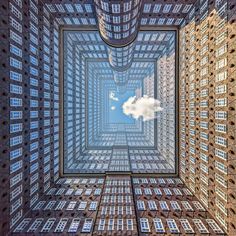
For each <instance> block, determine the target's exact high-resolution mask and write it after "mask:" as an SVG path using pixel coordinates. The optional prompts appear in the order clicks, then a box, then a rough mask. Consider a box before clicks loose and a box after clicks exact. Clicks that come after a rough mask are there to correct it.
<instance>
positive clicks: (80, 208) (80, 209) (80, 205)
mask: <svg viewBox="0 0 236 236" xmlns="http://www.w3.org/2000/svg"><path fill="white" fill-rule="evenodd" d="M86 206H87V202H80V204H79V207H78V210H79V211H83V210H85V208H86Z"/></svg>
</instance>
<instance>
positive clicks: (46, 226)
mask: <svg viewBox="0 0 236 236" xmlns="http://www.w3.org/2000/svg"><path fill="white" fill-rule="evenodd" d="M55 221H56V219H55V218H49V219H48V220H47V221H46V223H45V224H44V226H43V228H42V230H41V231H40V232H42V233H43V232H49V231H50V229H51V228H52V226H53V225H54V223H55Z"/></svg>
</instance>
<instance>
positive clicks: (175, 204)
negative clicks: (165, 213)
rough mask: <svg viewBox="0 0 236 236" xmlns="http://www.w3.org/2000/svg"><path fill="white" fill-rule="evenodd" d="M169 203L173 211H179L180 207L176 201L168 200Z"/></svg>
mask: <svg viewBox="0 0 236 236" xmlns="http://www.w3.org/2000/svg"><path fill="white" fill-rule="evenodd" d="M170 205H171V207H172V208H173V210H174V211H181V207H180V206H179V204H178V202H177V201H170Z"/></svg>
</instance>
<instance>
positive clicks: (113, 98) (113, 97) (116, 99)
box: [109, 91, 119, 101]
mask: <svg viewBox="0 0 236 236" xmlns="http://www.w3.org/2000/svg"><path fill="white" fill-rule="evenodd" d="M109 98H110V99H111V100H113V101H119V99H118V98H117V97H116V96H115V93H114V92H112V91H111V92H110V93H109Z"/></svg>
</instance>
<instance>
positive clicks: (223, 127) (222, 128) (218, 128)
mask: <svg viewBox="0 0 236 236" xmlns="http://www.w3.org/2000/svg"><path fill="white" fill-rule="evenodd" d="M215 131H217V132H221V133H226V131H227V126H226V125H224V124H215Z"/></svg>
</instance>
